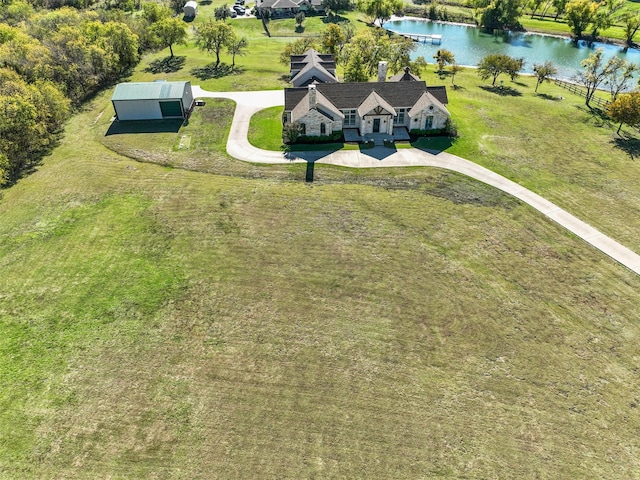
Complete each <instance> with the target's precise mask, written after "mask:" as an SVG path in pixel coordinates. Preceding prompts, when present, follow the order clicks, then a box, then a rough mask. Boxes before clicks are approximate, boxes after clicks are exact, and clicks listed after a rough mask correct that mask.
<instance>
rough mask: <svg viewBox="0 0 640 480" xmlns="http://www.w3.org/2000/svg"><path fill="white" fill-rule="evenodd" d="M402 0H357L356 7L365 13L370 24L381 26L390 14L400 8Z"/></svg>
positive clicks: (402, 4)
mask: <svg viewBox="0 0 640 480" xmlns="http://www.w3.org/2000/svg"><path fill="white" fill-rule="evenodd" d="M403 6H404V3H403V2H402V0H357V1H356V8H357V9H358V10H359V11H360V12H362V13H364V14H365V16H366V17H367V21H368V23H370V24H374V23H377V24H378V25H379V26H382V25H383V24H384V23H385V22H386V21H387V20H389V19H390V18H391V16H392V15H393V14H394V13H396V12H399V11H401V10H402V7H403Z"/></svg>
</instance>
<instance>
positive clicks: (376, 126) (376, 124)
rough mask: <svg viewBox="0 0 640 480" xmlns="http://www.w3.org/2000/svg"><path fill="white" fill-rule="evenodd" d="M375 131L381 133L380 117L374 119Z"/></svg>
mask: <svg viewBox="0 0 640 480" xmlns="http://www.w3.org/2000/svg"><path fill="white" fill-rule="evenodd" d="M373 133H380V119H379V118H374V119H373Z"/></svg>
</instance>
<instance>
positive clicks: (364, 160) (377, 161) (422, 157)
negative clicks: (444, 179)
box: [193, 86, 640, 274]
mask: <svg viewBox="0 0 640 480" xmlns="http://www.w3.org/2000/svg"><path fill="white" fill-rule="evenodd" d="M193 95H194V97H196V98H206V97H208V98H229V99H231V100H234V101H235V102H236V110H235V113H234V115H233V123H232V124H231V131H230V132H229V139H228V141H227V152H228V153H229V155H231V156H232V157H234V158H237V159H238V160H245V161H248V162H254V163H291V162H305V163H306V162H318V163H327V164H332V165H341V166H346V167H354V168H369V167H406V166H425V167H439V168H444V169H447V170H452V171H454V172H458V173H462V174H464V175H467V176H469V177H471V178H475V179H476V180H479V181H481V182H483V183H486V184H487V185H491V186H492V187H495V188H497V189H499V190H502V191H503V192H506V193H508V194H510V195H513V196H514V197H516V198H518V199H519V200H521V201H523V202H524V203H526V204H528V205H530V206H532V207H533V208H535V209H536V210H538V211H539V212H541V213H542V214H543V215H545V216H547V217H548V218H550V219H551V220H553V221H555V222H557V223H559V224H560V225H562V226H563V227H565V228H566V229H567V230H569V231H570V232H572V233H573V234H575V235H577V236H578V237H580V238H582V239H583V240H584V241H586V242H587V243H589V244H591V245H593V246H594V247H596V248H597V249H599V250H600V251H602V252H604V253H605V254H607V255H609V256H610V257H611V258H613V259H614V260H617V261H618V262H620V263H621V264H622V265H624V266H626V267H627V268H629V269H630V270H633V271H634V272H635V273H637V274H640V255H638V254H636V253H635V252H633V251H631V250H629V249H628V248H626V247H625V246H623V245H621V244H619V243H618V242H616V241H615V240H613V239H612V238H609V237H607V236H606V235H604V234H602V233H601V232H599V231H598V230H596V229H595V228H593V227H592V226H591V225H588V224H586V223H585V222H583V221H582V220H580V219H578V218H576V217H574V216H573V215H571V214H570V213H568V212H566V211H565V210H563V209H561V208H560V207H558V206H557V205H555V204H553V203H551V202H550V201H548V200H545V199H544V198H542V197H541V196H540V195H538V194H536V193H533V192H532V191H530V190H528V189H526V188H524V187H523V186H521V185H518V184H517V183H515V182H512V181H511V180H508V179H507V178H504V177H503V176H501V175H498V174H497V173H494V172H492V171H491V170H488V169H486V168H484V167H481V166H480V165H478V164H475V163H473V162H470V161H469V160H465V159H463V158H460V157H457V156H455V155H451V154H449V153H446V152H440V153H438V154H435V155H434V154H430V153H428V152H424V151H422V150H417V149H413V148H410V149H400V150H396V151H393V150H391V149H388V148H384V147H379V148H374V149H371V150H365V151H364V152H361V151H358V150H339V151H337V152H333V153H327V152H293V153H282V152H273V151H268V150H261V149H259V148H256V147H254V146H253V145H251V144H250V143H249V141H248V139H247V133H248V131H249V121H250V120H251V116H252V115H253V114H254V113H256V112H258V111H260V110H262V109H265V108H268V107H275V106H278V105H284V91H282V90H273V91H260V92H207V91H204V90H202V89H201V88H200V87H198V86H195V87H193Z"/></svg>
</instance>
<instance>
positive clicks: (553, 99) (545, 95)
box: [534, 93, 564, 102]
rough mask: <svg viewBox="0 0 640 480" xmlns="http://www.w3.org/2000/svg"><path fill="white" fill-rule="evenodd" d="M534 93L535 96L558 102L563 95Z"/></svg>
mask: <svg viewBox="0 0 640 480" xmlns="http://www.w3.org/2000/svg"><path fill="white" fill-rule="evenodd" d="M534 95H535V96H536V97H540V98H542V99H544V100H551V101H554V102H559V101H560V100H563V99H564V97H562V96H558V95H549V94H548V93H534Z"/></svg>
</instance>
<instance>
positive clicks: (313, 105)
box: [309, 83, 317, 110]
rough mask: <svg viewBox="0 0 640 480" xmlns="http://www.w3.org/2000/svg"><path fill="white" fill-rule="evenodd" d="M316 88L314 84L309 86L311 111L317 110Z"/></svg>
mask: <svg viewBox="0 0 640 480" xmlns="http://www.w3.org/2000/svg"><path fill="white" fill-rule="evenodd" d="M316 103H317V100H316V86H315V85H314V84H313V83H312V84H309V110H311V109H312V108H316Z"/></svg>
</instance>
